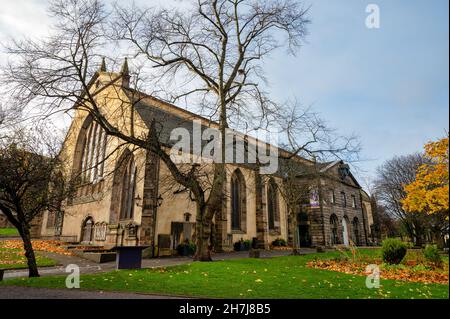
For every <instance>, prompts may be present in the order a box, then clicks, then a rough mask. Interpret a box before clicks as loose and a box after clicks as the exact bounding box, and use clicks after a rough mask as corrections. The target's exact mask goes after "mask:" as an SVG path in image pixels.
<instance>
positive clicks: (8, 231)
mask: <svg viewBox="0 0 450 319" xmlns="http://www.w3.org/2000/svg"><path fill="white" fill-rule="evenodd" d="M0 236H19V232H18V231H17V229H16V228H0Z"/></svg>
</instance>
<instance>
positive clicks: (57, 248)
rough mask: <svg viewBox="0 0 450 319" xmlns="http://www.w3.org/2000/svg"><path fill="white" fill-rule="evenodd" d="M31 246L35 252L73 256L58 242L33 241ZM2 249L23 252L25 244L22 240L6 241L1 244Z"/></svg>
mask: <svg viewBox="0 0 450 319" xmlns="http://www.w3.org/2000/svg"><path fill="white" fill-rule="evenodd" d="M31 244H32V245H33V249H34V250H35V251H45V252H50V253H57V254H61V255H66V256H73V254H72V253H71V252H70V251H67V250H66V249H65V248H63V247H62V246H61V245H62V243H61V242H59V241H57V240H32V241H31ZM0 247H2V248H9V249H21V250H23V242H22V241H21V240H4V241H1V242H0Z"/></svg>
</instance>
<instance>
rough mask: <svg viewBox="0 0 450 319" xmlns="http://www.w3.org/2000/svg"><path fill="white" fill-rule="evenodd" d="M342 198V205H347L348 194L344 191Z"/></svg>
mask: <svg viewBox="0 0 450 319" xmlns="http://www.w3.org/2000/svg"><path fill="white" fill-rule="evenodd" d="M341 200H342V207H347V195H346V194H345V192H344V191H342V192H341Z"/></svg>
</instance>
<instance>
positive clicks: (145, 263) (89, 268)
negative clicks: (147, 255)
mask: <svg viewBox="0 0 450 319" xmlns="http://www.w3.org/2000/svg"><path fill="white" fill-rule="evenodd" d="M313 252H315V250H314V249H305V250H303V253H305V254H307V253H313ZM40 254H41V255H45V256H47V257H49V258H52V259H55V260H56V261H57V262H58V263H59V264H60V266H57V267H40V268H39V274H40V275H41V276H51V275H65V274H66V271H65V269H66V266H67V265H69V264H76V265H78V266H79V267H80V273H81V274H82V275H83V274H94V273H99V272H108V271H112V270H115V269H116V263H115V262H114V261H113V262H108V263H103V264H97V263H95V262H93V261H90V260H87V259H83V258H81V257H77V256H66V255H60V254H55V253H49V252H40ZM289 254H290V251H280V250H271V251H262V252H261V258H271V257H278V256H286V255H289ZM236 258H248V252H246V251H243V252H230V253H220V254H214V255H213V260H215V261H218V260H227V259H236ZM191 262H192V258H190V257H163V258H151V259H143V260H142V268H159V267H168V266H175V265H183V264H188V263H191ZM20 277H28V270H27V269H21V270H8V271H5V274H4V276H3V279H4V280H8V279H10V278H20Z"/></svg>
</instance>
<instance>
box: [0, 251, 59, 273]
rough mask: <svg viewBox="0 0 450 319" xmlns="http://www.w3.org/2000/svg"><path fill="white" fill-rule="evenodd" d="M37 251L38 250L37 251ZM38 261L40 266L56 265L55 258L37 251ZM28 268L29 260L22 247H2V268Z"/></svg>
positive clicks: (0, 262) (0, 256) (0, 254)
mask: <svg viewBox="0 0 450 319" xmlns="http://www.w3.org/2000/svg"><path fill="white" fill-rule="evenodd" d="M35 253H36V252H35ZM36 262H37V265H38V266H39V267H45V266H55V265H56V264H57V262H56V261H54V260H53V259H50V258H47V257H44V256H41V255H39V253H36ZM21 268H27V260H26V258H25V256H24V255H23V251H22V250H21V249H11V248H1V247H0V269H21Z"/></svg>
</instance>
